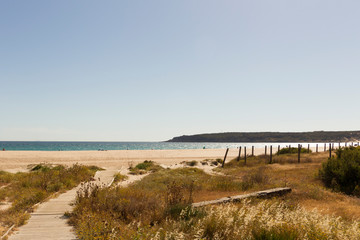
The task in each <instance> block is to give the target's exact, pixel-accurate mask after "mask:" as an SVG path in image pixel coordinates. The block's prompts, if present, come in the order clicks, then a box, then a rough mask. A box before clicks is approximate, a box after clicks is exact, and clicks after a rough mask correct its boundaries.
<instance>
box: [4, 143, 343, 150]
mask: <svg viewBox="0 0 360 240" xmlns="http://www.w3.org/2000/svg"><path fill="white" fill-rule="evenodd" d="M301 144H302V145H303V146H307V144H308V143H301ZM323 144H324V143H319V147H322V146H323ZM265 145H267V146H269V145H273V146H278V145H280V146H281V147H285V146H288V145H291V146H294V147H295V146H297V143H203V142H201V143H199V142H195V143H178V142H18V141H0V150H2V149H3V148H5V150H7V151H8V150H10V151H89V150H94V151H97V150H151V149H202V148H204V147H205V148H210V149H221V148H238V147H240V146H242V147H243V146H246V147H251V146H254V147H256V148H258V147H264V146H265ZM315 145H316V143H310V146H311V147H315ZM336 145H338V144H336ZM342 145H344V144H342Z"/></svg>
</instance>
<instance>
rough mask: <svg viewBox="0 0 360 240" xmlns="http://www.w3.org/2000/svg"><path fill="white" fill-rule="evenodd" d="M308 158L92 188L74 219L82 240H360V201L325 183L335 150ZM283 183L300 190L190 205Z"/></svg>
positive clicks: (263, 159)
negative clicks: (263, 197)
mask: <svg viewBox="0 0 360 240" xmlns="http://www.w3.org/2000/svg"><path fill="white" fill-rule="evenodd" d="M343 153H344V152H342V153H341V154H340V155H341V156H342V157H343V156H344V155H343ZM304 155H306V156H305V157H306V159H307V160H306V161H302V162H301V163H300V164H292V163H293V160H292V159H296V162H297V157H294V155H292V154H284V155H279V156H273V157H274V159H276V160H277V162H279V163H281V164H277V163H275V164H269V161H268V159H269V156H264V155H262V156H255V157H248V158H247V163H246V164H245V162H244V160H243V159H241V160H240V161H237V159H233V160H232V161H229V162H227V163H226V164H225V167H224V168H221V167H217V168H216V171H215V172H214V174H213V175H209V174H207V173H205V172H204V171H202V170H200V169H198V168H196V167H195V168H178V169H160V170H158V171H156V172H154V173H152V174H149V175H147V176H146V177H144V178H143V179H142V180H141V181H138V182H135V183H134V184H132V185H130V186H128V187H126V188H119V187H117V188H98V187H93V188H91V187H89V188H88V189H84V191H82V192H79V194H78V195H79V196H78V198H77V204H76V207H75V211H74V212H73V213H72V214H71V218H70V219H71V221H72V223H73V224H74V225H75V227H76V232H77V234H78V237H79V238H80V239H359V238H360V223H359V220H360V199H359V198H354V197H349V196H346V195H344V194H339V193H336V192H333V191H331V190H328V189H327V188H326V187H325V186H324V184H323V182H322V180H321V177H320V174H319V169H320V168H321V164H322V162H325V161H326V160H327V157H328V153H317V154H304ZM302 159H303V158H302ZM209 163H211V160H206V161H202V162H201V164H209ZM289 163H290V164H289ZM283 186H289V187H291V188H292V189H293V191H292V193H290V194H289V195H286V196H283V197H280V198H277V199H271V200H251V201H246V202H242V203H239V204H227V205H220V206H208V207H202V208H191V207H190V203H191V202H199V201H204V200H213V199H218V198H221V197H226V196H230V195H237V194H241V193H245V192H253V191H258V190H264V189H268V188H273V187H283ZM314 208H317V209H319V211H316V210H314Z"/></svg>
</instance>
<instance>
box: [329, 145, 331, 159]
mask: <svg viewBox="0 0 360 240" xmlns="http://www.w3.org/2000/svg"><path fill="white" fill-rule="evenodd" d="M329 158H331V143H329Z"/></svg>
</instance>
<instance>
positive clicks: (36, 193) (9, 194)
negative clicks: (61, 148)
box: [0, 164, 99, 228]
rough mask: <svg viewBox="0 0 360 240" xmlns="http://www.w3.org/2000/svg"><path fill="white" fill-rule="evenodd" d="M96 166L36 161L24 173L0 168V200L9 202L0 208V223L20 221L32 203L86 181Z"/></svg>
mask: <svg viewBox="0 0 360 240" xmlns="http://www.w3.org/2000/svg"><path fill="white" fill-rule="evenodd" d="M98 169H99V168H97V167H86V166H80V165H74V166H72V167H64V166H50V165H46V164H39V165H36V166H35V167H34V168H33V169H32V171H30V172H27V173H16V174H11V173H7V172H0V182H1V183H3V184H4V183H6V184H7V185H5V186H6V187H4V188H1V189H0V200H1V201H8V202H11V203H12V204H11V207H10V208H9V209H7V210H4V211H1V216H0V223H1V226H3V227H5V228H6V227H9V226H11V225H13V224H15V225H16V226H19V225H22V224H24V222H25V220H26V219H27V218H28V217H29V214H25V212H26V211H31V208H32V206H33V205H35V204H36V203H39V202H41V201H43V200H44V199H46V198H48V197H49V196H51V195H52V194H54V193H56V192H61V191H65V190H67V189H71V188H73V187H75V186H77V185H78V184H79V183H80V182H82V181H89V180H90V179H91V178H92V177H93V175H94V174H95V172H96V171H97V170H98Z"/></svg>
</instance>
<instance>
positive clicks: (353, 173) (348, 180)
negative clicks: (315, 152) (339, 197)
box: [319, 147, 360, 196]
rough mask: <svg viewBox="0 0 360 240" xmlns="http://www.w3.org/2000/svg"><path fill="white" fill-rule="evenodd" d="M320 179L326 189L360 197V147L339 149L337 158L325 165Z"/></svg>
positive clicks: (320, 171)
mask: <svg viewBox="0 0 360 240" xmlns="http://www.w3.org/2000/svg"><path fill="white" fill-rule="evenodd" d="M319 177H320V178H321V180H322V181H323V182H324V184H325V186H326V187H329V188H332V189H333V190H335V191H341V192H343V193H346V194H354V195H357V196H360V195H359V192H360V191H359V189H360V147H348V148H341V149H338V150H337V151H336V157H332V158H329V159H328V161H327V162H325V163H323V165H322V168H321V169H320V170H319Z"/></svg>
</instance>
